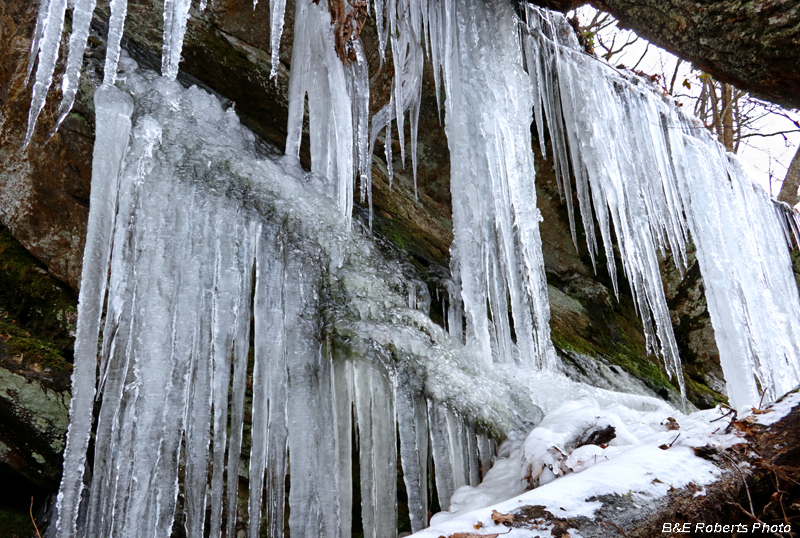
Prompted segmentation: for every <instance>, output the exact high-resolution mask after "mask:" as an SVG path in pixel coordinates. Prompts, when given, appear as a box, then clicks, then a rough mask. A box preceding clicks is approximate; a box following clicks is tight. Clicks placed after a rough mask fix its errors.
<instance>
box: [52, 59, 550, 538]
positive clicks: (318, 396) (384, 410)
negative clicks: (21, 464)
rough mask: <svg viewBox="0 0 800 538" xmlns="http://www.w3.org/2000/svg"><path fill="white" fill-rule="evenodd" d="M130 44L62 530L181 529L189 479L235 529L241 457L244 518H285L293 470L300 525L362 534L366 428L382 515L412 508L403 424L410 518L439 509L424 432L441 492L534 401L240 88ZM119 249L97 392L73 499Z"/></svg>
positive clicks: (78, 379)
mask: <svg viewBox="0 0 800 538" xmlns="http://www.w3.org/2000/svg"><path fill="white" fill-rule="evenodd" d="M132 64H133V62H132V60H129V59H123V60H121V65H122V66H123V67H124V68H125V69H126V70H127V72H126V73H125V75H124V77H121V78H123V79H124V80H125V82H124V84H123V86H122V88H123V90H124V91H123V90H119V89H117V88H115V87H111V86H103V87H102V88H101V89H100V90H98V93H97V98H96V105H97V110H98V118H100V119H102V121H103V125H104V126H105V128H106V129H108V130H109V136H107V137H105V138H104V140H105V142H104V143H103V144H98V146H97V148H96V150H97V156H98V157H97V159H98V161H97V163H96V165H95V176H93V182H94V184H93V185H94V186H93V189H92V192H93V196H94V197H96V199H97V203H95V198H93V204H92V217H91V219H92V222H93V230H95V233H93V234H92V235H90V236H89V245H90V246H89V247H88V248H87V254H86V259H85V264H86V268H87V269H86V271H85V277H84V278H85V280H84V290H85V291H84V292H83V293H84V295H82V299H81V301H82V302H81V305H82V306H81V312H82V314H81V321H80V323H81V329H80V331H79V337H78V342H79V343H78V351H76V353H78V354H77V355H76V374H75V392H74V400H73V402H75V403H74V404H73V408H72V413H73V415H72V417H73V421H72V426H71V429H70V441H69V443H70V445H69V448H68V451H67V456H66V458H67V460H66V463H65V469H66V472H65V474H64V479H63V487H62V490H61V493H60V495H59V498H60V502H59V510H60V512H59V513H60V515H61V517H60V520H59V523H58V525H59V534H58V535H59V536H64V537H66V536H76V535H87V536H105V535H118V534H123V535H129V534H130V535H136V536H161V535H167V534H169V530H170V529H171V528H172V526H173V520H174V518H175V517H176V508H177V499H178V498H179V496H180V497H182V498H183V506H182V510H183V513H182V519H181V520H180V521H181V523H183V524H184V525H185V527H186V530H187V533H188V535H190V536H201V535H203V533H204V532H210V533H211V536H220V535H221V533H222V526H223V525H224V526H225V527H226V534H227V535H231V533H232V531H233V529H234V528H235V526H236V525H237V521H238V523H239V524H242V523H243V522H242V521H241V520H239V519H237V518H238V517H239V516H238V514H239V513H240V512H241V510H242V509H241V508H240V507H237V501H238V496H237V493H238V487H237V485H236V484H237V477H240V476H243V477H246V478H247V479H248V483H249V489H250V493H249V496H248V497H249V501H248V502H249V506H248V507H247V509H246V511H247V513H249V514H250V515H249V518H246V519H245V520H244V522H247V521H248V520H249V521H251V522H253V521H257V522H260V525H259V524H258V523H256V524H251V525H250V526H249V534H250V535H251V536H258V535H259V532H260V529H261V528H262V527H267V528H269V529H270V531H269V532H270V533H271V535H272V536H281V535H282V532H283V521H284V517H285V511H284V506H285V505H284V496H285V495H286V490H285V489H284V484H285V480H286V477H287V475H288V476H289V481H290V484H291V489H290V492H289V494H288V506H290V507H291V511H290V516H289V519H288V525H289V530H290V532H291V535H292V536H314V537H316V536H347V535H349V529H350V523H349V518H350V517H351V516H350V515H351V513H352V499H351V496H350V495H351V491H352V487H353V484H352V480H353V478H352V469H351V460H350V458H351V456H350V455H351V453H352V452H353V447H352V445H351V439H352V438H353V430H355V431H357V432H358V437H357V439H358V449H357V452H358V454H359V461H360V472H361V476H362V480H361V482H360V488H361V499H362V508H361V513H362V517H363V526H364V528H365V530H366V533H367V535H370V536H387V535H389V534H391V532H390V531H389V529H391V530H392V532H394V529H395V528H396V517H395V516H392V513H393V512H392V511H393V510H395V507H396V505H397V501H396V495H397V489H396V484H395V482H394V481H393V480H392V481H389V480H381V479H380V477H385V476H396V475H397V469H396V466H397V462H398V458H397V447H398V440H399V448H400V462H401V465H402V471H403V476H404V479H405V483H406V490H407V492H408V497H409V506H410V513H411V519H412V525H413V528H414V529H415V530H419V529H421V528H423V527H424V526H426V524H427V510H428V503H427V495H428V483H427V477H428V474H429V465H430V463H429V461H430V458H429V457H428V455H427V450H428V448H427V447H428V439H429V437H430V439H431V441H432V445H431V446H432V450H431V457H432V461H433V464H434V465H435V468H436V471H435V476H436V482H437V487H438V488H439V490H440V502H441V503H442V505H443V506H445V507H446V506H448V502H449V497H450V495H451V494H452V492H453V491H455V489H456V488H457V487H459V486H461V485H464V484H471V485H477V483H478V481H479V480H480V475H479V473H478V469H479V467H482V468H483V469H488V467H489V465H490V462H491V458H492V457H493V451H494V448H493V445H492V441H491V440H490V437H489V435H490V434H492V433H493V432H490V431H489V430H488V429H487V428H486V427H485V426H480V425H479V423H480V424H484V425H492V428H496V430H495V431H508V430H511V429H514V428H517V427H519V426H520V425H521V424H523V423H524V421H525V420H526V419H527V417H535V416H536V414H537V409H536V407H535V405H534V404H533V403H532V401H531V400H530V399H527V398H525V397H522V398H519V395H518V394H516V393H517V392H518V391H517V389H516V388H515V387H514V385H513V384H512V383H511V382H510V381H508V380H507V379H506V378H505V376H503V375H501V374H500V373H498V372H495V371H493V370H491V369H489V368H484V367H482V366H481V364H480V362H479V361H477V360H475V358H474V357H473V356H472V355H471V354H469V353H467V352H465V351H464V350H463V348H462V347H461V346H459V345H457V344H455V343H454V342H453V341H452V340H451V338H450V337H449V335H448V334H447V333H446V332H445V331H443V330H442V329H441V328H440V327H439V326H437V325H436V324H434V323H433V322H431V320H430V319H429V318H428V317H427V316H426V315H424V314H423V313H422V312H420V311H418V310H416V309H413V308H410V307H409V305H408V297H409V293H413V294H414V296H415V297H416V295H417V291H416V289H417V287H418V286H419V284H418V282H416V281H415V280H413V279H410V278H406V277H405V276H404V275H403V273H402V268H401V267H400V266H399V265H397V264H396V262H391V261H382V257H381V256H380V255H378V254H377V252H376V247H375V246H374V245H373V244H372V242H371V240H369V239H368V237H367V235H368V232H367V231H366V230H356V229H354V230H352V231H350V232H348V230H347V227H346V224H345V223H344V222H343V220H342V219H341V215H340V214H339V212H338V209H337V207H336V205H335V202H334V201H332V200H329V199H328V198H327V197H320V196H319V195H318V194H317V193H316V191H315V190H314V188H315V185H316V181H315V178H314V174H313V173H311V174H306V173H304V172H303V171H302V170H301V169H300V168H299V167H296V166H294V165H293V164H292V163H288V162H286V161H285V160H283V159H278V160H270V159H264V158H259V157H258V156H257V155H256V150H255V143H254V138H253V135H252V134H250V133H249V131H247V130H246V129H244V128H242V127H241V126H240V124H239V120H238V118H237V117H236V115H235V114H234V113H233V110H232V109H228V110H225V109H223V107H222V106H221V104H220V103H219V102H218V101H217V100H216V98H214V97H213V96H210V95H208V94H207V93H205V92H203V91H202V90H199V89H197V88H191V89H188V90H187V89H184V88H182V87H181V86H180V85H179V84H178V83H177V82H175V81H170V80H169V79H166V78H163V77H158V76H156V75H155V74H152V73H144V74H137V73H136V72H135V71H134V67H133V65H132ZM127 92H130V93H131V94H133V95H135V96H136V101H135V107H134V106H132V105H133V103H131V99H130V97H129V96H128V93H127ZM131 125H132V126H133V127H132V128H131ZM126 129H129V130H130V142H129V143H128V142H127V140H128V131H127V130H126ZM126 147H127V150H126V152H125V149H126ZM123 154H124V155H125V157H124V159H122V156H123ZM120 163H121V164H120ZM112 166H117V167H118V168H119V173H117V171H116V170H115V169H113V168H109V167H112ZM117 178H118V180H117ZM115 207H116V211H114V209H115ZM112 245H113V246H112ZM109 264H110V267H111V271H110V274H111V277H110V280H109V281H108V303H107V304H108V306H107V312H106V316H105V322H104V325H103V346H102V349H101V362H100V369H99V376H98V377H97V379H99V381H98V383H97V387H98V399H101V400H102V406H101V408H100V415H99V417H98V422H97V426H96V436H95V439H96V441H95V449H94V466H93V469H92V472H91V481H90V484H89V486H88V492H87V493H85V494H84V495H88V505H87V506H88V507H87V513H86V517H85V518H83V517H82V518H77V510H78V501H79V499H80V497H81V493H82V489H83V488H82V485H81V484H82V482H83V480H84V479H85V476H84V475H85V474H89V473H87V472H86V471H85V470H84V469H85V465H86V463H85V462H86V458H85V456H86V448H87V443H88V440H89V434H90V431H91V430H90V428H91V410H92V404H93V401H92V400H93V396H94V392H95V372H94V369H95V361H94V355H95V343H96V342H97V334H98V331H99V328H100V321H101V320H100V312H101V307H102V296H103V294H102V292H103V289H104V286H105V279H104V278H103V276H102V275H104V274H106V273H107V267H108V266H109ZM252 282H254V288H253V289H251V283H252ZM251 297H252V300H251ZM251 316H252V320H253V321H252V324H251ZM322 319H332V320H335V321H334V322H333V323H332V324H331V325H329V326H328V325H326V326H324V327H323V324H321V322H320V320H322ZM251 331H252V338H253V342H254V357H253V359H252V360H253V361H254V362H253V364H252V365H249V364H248V349H249V342H250V334H251ZM87 359H88V360H87ZM248 383H251V384H252V387H253V389H252V390H253V398H252V403H251V404H249V405H248V404H246V402H245V400H244V397H245V386H246V385H247V384H248ZM520 399H521V400H522V401H521V402H517V403H513V402H515V400H520ZM444 402H446V403H447V405H446V406H444ZM526 402H527V403H526ZM245 413H249V414H251V416H252V428H251V430H250V437H249V440H250V446H251V448H250V452H249V455H246V457H245V463H241V462H240V454H241V452H242V446H243V433H244V431H243V423H244V415H245ZM398 433H399V438H398ZM247 459H249V465H247V463H246V460H247ZM289 469H291V470H292V471H291V473H289ZM179 472H181V473H182V476H181V477H180V479H179ZM320 476H326V477H327V478H326V480H325V481H324V482H320V480H319V477H320ZM262 492H264V493H263V496H262ZM207 512H208V513H209V519H208V522H207V521H206V513H207ZM76 522H78V523H77V524H78V525H79V526H78V527H77V528H76V526H75V525H76Z"/></svg>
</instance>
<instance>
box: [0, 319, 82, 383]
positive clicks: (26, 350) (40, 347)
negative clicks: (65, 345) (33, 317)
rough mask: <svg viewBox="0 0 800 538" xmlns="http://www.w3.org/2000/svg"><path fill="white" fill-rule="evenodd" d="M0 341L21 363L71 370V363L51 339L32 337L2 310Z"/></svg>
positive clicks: (8, 352) (7, 351)
mask: <svg viewBox="0 0 800 538" xmlns="http://www.w3.org/2000/svg"><path fill="white" fill-rule="evenodd" d="M0 342H2V344H3V345H4V347H5V351H6V353H7V354H8V355H10V356H11V357H14V358H18V359H20V360H21V364H22V365H33V364H37V365H40V366H41V367H43V368H49V369H51V370H56V371H61V372H71V371H72V364H70V363H69V362H67V361H66V360H65V359H64V357H63V356H62V354H61V352H60V350H59V349H58V348H57V347H56V345H55V344H54V343H53V342H52V341H49V340H47V339H40V338H34V337H32V336H31V334H30V333H29V332H28V331H27V330H25V329H23V328H22V327H20V326H19V325H17V324H16V323H15V320H12V319H10V318H9V317H8V316H7V315H6V314H5V313H3V312H0Z"/></svg>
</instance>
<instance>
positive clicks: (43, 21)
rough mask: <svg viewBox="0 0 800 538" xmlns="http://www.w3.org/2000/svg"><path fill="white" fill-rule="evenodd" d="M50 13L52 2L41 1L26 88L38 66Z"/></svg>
mask: <svg viewBox="0 0 800 538" xmlns="http://www.w3.org/2000/svg"><path fill="white" fill-rule="evenodd" d="M49 13H50V0H40V2H39V12H38V14H37V15H36V26H35V27H34V30H33V36H32V37H31V49H30V52H29V53H28V69H27V71H26V74H25V86H27V85H28V82H30V79H31V74H32V73H33V66H34V65H35V64H36V56H37V55H38V54H39V43H40V42H41V40H42V36H43V35H44V29H45V26H46V25H47V17H48V15H49Z"/></svg>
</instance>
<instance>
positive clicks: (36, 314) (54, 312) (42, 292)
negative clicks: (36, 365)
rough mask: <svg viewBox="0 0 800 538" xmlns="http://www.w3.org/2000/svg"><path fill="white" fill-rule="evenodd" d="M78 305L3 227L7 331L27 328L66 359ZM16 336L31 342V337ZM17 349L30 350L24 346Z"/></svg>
mask: <svg viewBox="0 0 800 538" xmlns="http://www.w3.org/2000/svg"><path fill="white" fill-rule="evenodd" d="M77 304H78V299H77V296H76V294H75V292H73V291H72V290H71V289H69V288H68V287H67V286H65V285H64V284H62V283H61V282H59V281H58V280H56V279H55V278H53V277H52V276H50V274H48V272H47V268H46V267H45V266H44V265H43V264H41V263H40V262H39V261H38V260H37V259H36V258H34V257H33V256H31V254H30V253H29V252H28V251H27V250H25V248H24V247H23V246H22V245H20V244H19V242H17V241H16V240H15V239H14V238H13V237H12V236H11V233H10V232H9V231H8V230H7V229H6V228H4V227H2V226H0V314H2V321H3V322H4V323H5V326H6V328H9V327H8V325H9V324H10V325H18V326H20V325H21V326H24V327H25V329H27V331H29V332H30V333H31V334H33V335H35V336H36V338H37V339H40V340H43V341H45V342H47V343H48V346H45V347H51V348H53V349H54V350H57V352H58V353H59V354H60V355H62V356H63V354H64V352H65V351H67V350H71V348H72V342H73V337H72V334H73V333H74V330H75V324H76V321H77ZM12 328H13V327H12ZM12 332H13V331H12ZM5 335H6V336H8V335H9V333H5ZM13 336H15V337H20V338H28V337H30V334H28V335H21V334H14V335H13ZM18 345H20V346H23V347H26V349H29V347H28V346H27V344H24V343H23V342H19V343H18Z"/></svg>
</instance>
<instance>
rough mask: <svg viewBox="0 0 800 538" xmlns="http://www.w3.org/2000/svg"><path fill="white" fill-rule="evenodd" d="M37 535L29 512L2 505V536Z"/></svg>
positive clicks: (0, 536) (24, 536) (27, 536)
mask: <svg viewBox="0 0 800 538" xmlns="http://www.w3.org/2000/svg"><path fill="white" fill-rule="evenodd" d="M35 535H36V530H35V529H34V527H33V522H32V521H31V516H30V514H29V513H28V512H26V511H25V510H20V509H18V508H11V507H8V506H0V538H29V537H30V536H35Z"/></svg>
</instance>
